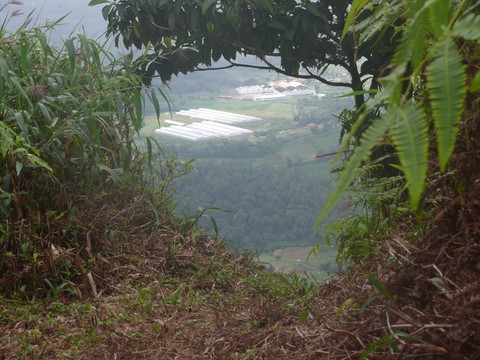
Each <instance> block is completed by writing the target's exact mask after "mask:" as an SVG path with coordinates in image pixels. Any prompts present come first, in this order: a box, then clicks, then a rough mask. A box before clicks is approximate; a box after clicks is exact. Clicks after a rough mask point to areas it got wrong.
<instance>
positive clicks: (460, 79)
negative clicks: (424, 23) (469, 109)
mask: <svg viewBox="0 0 480 360" xmlns="http://www.w3.org/2000/svg"><path fill="white" fill-rule="evenodd" d="M434 58H435V60H434V61H433V62H432V63H430V64H429V65H428V67H427V89H428V92H429V98H430V101H431V106H432V113H433V121H434V124H435V128H436V131H437V140H438V158H439V163H440V170H441V171H445V169H446V167H447V163H448V159H449V158H450V155H451V154H452V152H453V149H454V146H455V141H456V137H457V132H458V129H457V125H458V124H459V123H460V120H461V117H462V112H463V103H464V99H465V95H466V86H465V83H466V74H465V66H464V65H463V64H462V58H461V56H460V55H459V54H458V49H457V47H456V45H455V41H454V40H453V38H452V37H451V36H446V37H444V38H443V39H442V41H440V42H439V43H438V44H437V45H436V49H435V50H434Z"/></svg>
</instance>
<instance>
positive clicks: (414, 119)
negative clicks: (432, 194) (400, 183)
mask: <svg viewBox="0 0 480 360" xmlns="http://www.w3.org/2000/svg"><path fill="white" fill-rule="evenodd" d="M391 111H394V112H395V113H396V114H395V116H396V117H397V118H398V120H397V121H398V122H397V123H396V124H395V127H394V129H393V141H394V144H395V147H396V148H397V151H398V157H399V159H400V164H401V166H402V170H403V172H404V174H405V179H406V180H407V184H408V192H409V195H410V204H411V207H412V208H413V209H414V210H416V209H417V208H418V205H419V202H420V198H421V195H422V192H423V189H424V188H425V179H426V177H427V165H428V127H427V122H426V121H425V119H424V117H423V113H422V111H421V109H420V108H419V107H418V106H416V107H414V106H412V105H407V106H405V107H398V108H395V109H391Z"/></svg>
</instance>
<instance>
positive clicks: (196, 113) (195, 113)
mask: <svg viewBox="0 0 480 360" xmlns="http://www.w3.org/2000/svg"><path fill="white" fill-rule="evenodd" d="M175 114H176V115H182V116H187V117H190V118H192V119H201V120H209V121H215V122H219V123H222V124H241V123H244V122H250V121H259V120H262V119H261V118H259V117H255V116H248V115H240V114H235V113H231V112H226V111H220V110H212V109H205V108H199V109H190V110H182V111H177V112H176V113H175Z"/></svg>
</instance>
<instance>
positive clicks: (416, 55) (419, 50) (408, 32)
mask: <svg viewBox="0 0 480 360" xmlns="http://www.w3.org/2000/svg"><path fill="white" fill-rule="evenodd" d="M407 6H408V10H407V11H408V12H410V13H412V15H409V17H410V19H409V21H408V22H407V24H406V29H405V32H404V33H403V37H402V42H401V43H400V44H399V45H398V47H397V50H396V52H395V55H394V57H393V63H394V64H395V65H400V64H403V63H408V62H411V63H412V65H413V68H414V69H417V68H418V67H419V65H420V63H421V62H422V61H423V59H424V58H425V54H426V52H427V42H426V41H425V37H426V36H427V30H426V29H427V24H428V22H429V16H428V15H429V13H428V4H423V5H422V2H412V1H409V2H408V5H407ZM413 14H414V15H413Z"/></svg>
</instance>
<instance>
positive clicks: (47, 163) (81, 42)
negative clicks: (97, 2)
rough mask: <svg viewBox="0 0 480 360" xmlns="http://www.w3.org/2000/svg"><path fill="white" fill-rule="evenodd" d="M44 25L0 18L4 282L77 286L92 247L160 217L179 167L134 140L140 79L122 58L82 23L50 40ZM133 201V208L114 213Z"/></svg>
mask: <svg viewBox="0 0 480 360" xmlns="http://www.w3.org/2000/svg"><path fill="white" fill-rule="evenodd" d="M51 26H55V24H52V25H51ZM48 32H49V28H34V29H27V28H26V26H25V27H21V28H20V29H18V31H17V32H15V33H13V34H10V33H8V32H6V30H5V29H4V28H1V29H0V36H1V37H2V42H1V45H0V46H1V51H0V52H1V54H2V55H1V58H0V96H1V98H0V102H1V104H2V107H1V113H0V116H1V122H0V126H1V134H2V135H1V150H2V152H1V158H0V164H1V170H0V171H1V174H0V178H1V179H2V187H1V193H0V196H1V198H0V200H1V201H0V275H1V277H2V281H1V282H0V288H1V289H2V292H7V293H8V292H15V293H22V294H23V295H24V296H26V297H31V296H34V297H35V296H38V295H45V294H49V295H52V296H56V295H58V294H59V293H70V294H74V295H76V296H78V297H81V296H83V295H82V294H85V293H86V292H87V293H88V292H90V289H89V284H90V285H91V287H92V289H93V284H94V281H93V279H92V278H91V273H90V267H91V264H90V263H91V262H92V261H93V260H94V258H95V256H96V255H95V253H97V252H98V251H102V250H103V249H104V247H105V246H106V245H107V244H110V245H112V244H114V243H115V242H117V241H120V240H121V239H124V238H128V237H129V236H130V232H131V230H130V229H129V226H132V225H133V224H137V225H138V226H139V228H140V229H143V230H142V231H140V232H139V234H138V235H142V236H147V235H148V233H149V231H152V230H153V229H156V228H158V227H159V225H160V223H159V222H161V221H162V218H163V216H164V215H163V210H162V208H163V207H164V206H166V205H167V204H168V195H167V190H166V187H167V185H168V183H169V182H170V181H171V180H172V179H173V178H174V177H175V173H176V172H183V169H182V168H181V166H179V167H177V168H175V165H174V163H175V161H174V160H172V159H170V158H168V157H167V158H165V157H161V156H160V154H158V155H157V152H158V151H157V150H156V149H155V147H154V143H153V142H151V141H150V142H148V143H147V145H148V149H149V152H148V153H146V154H142V153H140V151H139V149H138V147H137V145H136V143H135V142H134V138H135V137H136V136H138V133H139V131H140V128H141V126H142V117H143V115H142V114H143V110H142V106H143V105H142V93H141V89H142V87H141V82H140V78H139V77H137V76H135V75H134V72H133V71H125V70H124V69H125V67H128V63H125V59H123V60H122V61H121V62H120V61H118V60H115V59H113V58H112V56H111V55H110V54H109V53H108V52H106V51H105V50H104V49H103V47H102V45H101V44H99V43H97V42H95V41H93V40H90V39H87V38H86V37H85V36H84V35H82V34H79V35H77V36H75V37H73V38H69V39H67V40H65V43H64V45H63V47H61V48H56V47H53V46H51V45H49V43H48V40H47V39H48ZM120 68H122V69H123V70H119V69H120ZM154 161H155V163H156V164H157V163H158V164H159V165H160V166H158V165H156V166H155V168H156V170H158V173H154V172H153V165H152V164H153V162H154ZM160 199H161V200H160ZM140 205H141V206H144V207H145V208H146V210H145V213H144V214H142V215H141V217H140V218H135V217H132V218H130V219H128V218H125V217H124V216H120V215H119V213H120V214H122V211H127V209H129V208H130V207H133V208H135V207H136V206H140ZM132 210H133V209H132ZM127 212H128V211H127ZM137 221H138V222H137ZM89 274H90V275H89ZM82 282H83V284H82Z"/></svg>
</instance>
